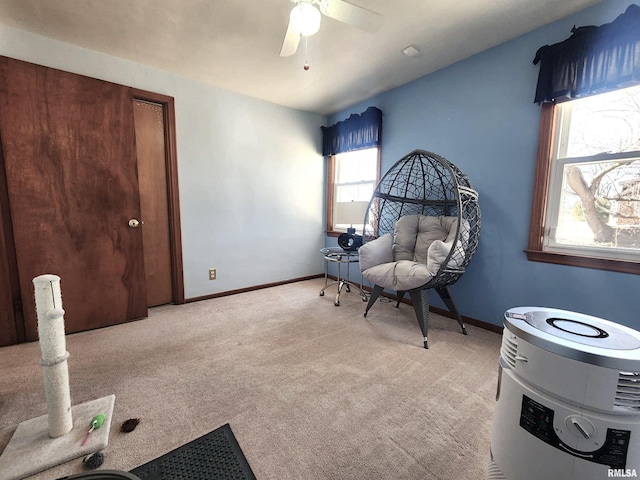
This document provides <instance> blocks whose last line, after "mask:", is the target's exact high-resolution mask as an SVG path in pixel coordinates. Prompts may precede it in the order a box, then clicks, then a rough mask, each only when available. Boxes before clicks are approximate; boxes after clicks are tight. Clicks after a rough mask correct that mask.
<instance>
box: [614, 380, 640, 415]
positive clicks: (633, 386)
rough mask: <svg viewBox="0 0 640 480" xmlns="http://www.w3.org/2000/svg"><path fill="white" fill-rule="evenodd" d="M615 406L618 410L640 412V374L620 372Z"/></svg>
mask: <svg viewBox="0 0 640 480" xmlns="http://www.w3.org/2000/svg"><path fill="white" fill-rule="evenodd" d="M613 405H614V407H616V408H621V409H625V410H633V411H640V373H638V372H620V375H619V376H618V388H617V389H616V398H615V399H614V401H613Z"/></svg>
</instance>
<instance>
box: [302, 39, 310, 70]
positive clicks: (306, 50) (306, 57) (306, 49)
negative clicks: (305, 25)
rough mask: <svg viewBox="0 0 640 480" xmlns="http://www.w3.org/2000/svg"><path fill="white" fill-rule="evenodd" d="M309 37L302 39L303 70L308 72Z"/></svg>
mask: <svg viewBox="0 0 640 480" xmlns="http://www.w3.org/2000/svg"><path fill="white" fill-rule="evenodd" d="M308 59H309V37H308V36H305V37H304V67H303V68H304V69H305V70H309V67H310V65H309V60H308Z"/></svg>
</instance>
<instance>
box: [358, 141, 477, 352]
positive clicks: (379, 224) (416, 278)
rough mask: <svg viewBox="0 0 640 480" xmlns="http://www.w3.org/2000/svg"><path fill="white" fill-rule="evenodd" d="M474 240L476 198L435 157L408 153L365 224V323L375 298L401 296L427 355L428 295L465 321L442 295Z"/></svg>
mask: <svg viewBox="0 0 640 480" xmlns="http://www.w3.org/2000/svg"><path fill="white" fill-rule="evenodd" d="M479 233H480V207H479V205H478V193H477V192H476V191H475V190H474V189H473V188H472V186H471V183H470V182H469V179H468V178H467V176H466V175H465V174H464V173H463V172H462V171H461V170H460V169H459V168H458V167H456V166H455V165H454V164H452V163H451V162H449V161H448V160H446V159H445V158H443V157H441V156H440V155H436V154H435V153H431V152H428V151H426V150H414V151H412V152H410V153H409V154H407V155H405V156H404V157H403V158H402V159H400V160H399V161H398V162H396V164H395V165H393V166H392V167H391V168H390V169H389V171H388V172H387V173H386V174H385V175H384V176H383V177H382V179H381V180H380V182H379V183H378V185H377V186H376V188H375V190H374V193H373V196H372V198H371V201H370V202H369V207H368V210H367V213H366V216H365V219H364V231H363V245H362V246H361V247H360V250H359V255H360V271H361V273H362V277H363V278H364V279H367V280H369V281H370V282H371V283H373V289H372V292H371V296H370V297H369V300H368V303H367V307H366V309H365V312H364V316H365V317H366V316H367V314H368V312H369V310H370V309H371V307H372V306H373V305H374V304H375V302H376V300H377V299H378V297H379V296H380V294H381V293H382V292H383V291H384V290H385V289H389V290H395V291H396V292H397V304H396V307H399V306H400V302H401V300H402V298H403V297H404V295H405V293H408V294H409V296H410V298H411V302H412V303H413V308H414V310H415V313H416V317H417V319H418V323H419V325H420V328H421V330H422V334H423V337H424V348H428V341H427V333H428V326H429V291H430V290H431V289H434V290H435V291H436V292H437V293H438V295H439V296H440V298H442V301H443V302H444V304H445V305H446V306H447V308H448V309H449V312H450V313H451V315H452V317H453V318H454V319H456V320H457V321H458V323H459V324H460V328H461V329H462V333H463V334H465V335H466V334H467V330H466V328H465V325H464V322H463V320H462V317H461V316H460V313H459V312H458V309H457V308H456V305H455V303H454V301H453V297H452V296H451V292H450V291H449V286H450V285H452V284H454V283H455V282H457V281H458V279H459V278H460V277H461V275H462V274H463V273H464V272H465V269H466V268H467V265H469V262H470V261H471V258H472V257H473V255H474V253H475V251H476V249H477V246H478V237H479Z"/></svg>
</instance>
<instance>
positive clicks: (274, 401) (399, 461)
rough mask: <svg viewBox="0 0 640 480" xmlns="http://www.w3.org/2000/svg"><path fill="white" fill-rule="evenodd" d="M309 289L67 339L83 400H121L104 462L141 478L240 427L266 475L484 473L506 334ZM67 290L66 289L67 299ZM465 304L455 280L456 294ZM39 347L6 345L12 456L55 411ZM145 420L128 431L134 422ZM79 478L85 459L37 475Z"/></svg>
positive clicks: (272, 292)
mask: <svg viewBox="0 0 640 480" xmlns="http://www.w3.org/2000/svg"><path fill="white" fill-rule="evenodd" d="M323 285H324V280H322V279H318V280H310V281H304V282H298V283H294V284H290V285H283V286H278V287H273V288H268V289H263V290H258V291H254V292H249V293H243V294H238V295H234V296H229V297H223V298H218V299H213V300H207V301H202V302H197V303H192V304H187V305H181V306H165V307H158V308H155V309H152V310H151V311H150V316H149V318H147V319H144V320H140V321H137V322H132V323H129V324H124V325H118V326H114V327H109V328H104V329H100V330H94V331H90V332H83V333H78V334H73V335H68V336H67V349H68V351H69V353H70V355H71V356H70V358H69V375H70V381H71V399H72V403H73V404H76V403H82V402H85V401H89V400H92V399H94V398H99V397H103V396H105V395H110V394H115V396H116V400H115V409H114V419H113V424H112V430H111V435H110V439H109V445H108V446H107V448H106V449H105V451H104V454H105V463H104V466H103V467H102V468H104V469H120V470H131V469H133V468H134V467H136V466H138V465H141V464H143V463H145V462H147V461H149V460H151V459H153V458H155V457H158V456H160V455H162V454H164V453H167V452H168V451H170V450H172V449H174V448H176V447H178V446H180V445H182V444H184V443H186V442H189V441H190V440H193V439H194V438H197V437H199V436H201V435H204V434H205V433H207V432H209V431H211V430H213V429H215V428H216V427H218V426H220V425H223V424H225V423H227V422H228V423H230V424H231V427H232V428H233V432H234V434H235V436H236V438H237V439H238V443H239V444H240V446H241V448H242V450H243V452H244V454H245V455H246V457H247V460H248V461H249V463H250V465H251V468H252V469H253V471H254V473H255V475H256V477H257V478H258V479H260V480H267V479H273V480H286V479H292V480H293V479H296V480H298V479H305V480H316V479H317V480H321V479H323V480H324V479H327V480H328V479H332V480H334V479H367V480H375V479H380V480H393V479H452V478H456V479H465V480H474V479H482V478H486V472H487V466H488V455H489V437H490V430H491V420H492V412H493V407H494V397H495V390H496V381H497V369H498V367H497V365H498V356H499V347H500V335H498V334H496V333H492V332H489V331H486V330H482V329H479V328H476V327H473V326H467V329H468V331H469V335H468V336H464V335H462V334H461V333H460V330H459V326H458V324H457V323H456V322H455V321H453V320H451V319H448V318H443V317H439V316H438V315H435V314H432V315H431V317H430V320H431V328H430V335H429V346H430V348H429V350H425V349H423V348H422V337H421V333H420V329H419V327H418V323H417V321H416V319H415V316H414V313H413V309H412V308H411V307H410V306H408V305H401V307H400V309H395V308H394V305H395V303H390V302H384V301H383V302H378V304H377V305H375V306H374V307H373V308H372V309H371V311H370V312H369V315H368V318H366V319H365V318H363V317H362V313H363V311H364V307H365V303H364V302H362V301H361V299H360V297H359V296H358V295H357V294H356V293H355V292H352V293H346V294H343V296H342V298H341V306H340V307H335V306H334V304H333V301H334V295H332V292H333V291H332V290H330V291H328V293H327V295H326V296H324V297H320V296H318V291H319V290H320V288H321V287H322V286H323ZM63 293H64V292H63ZM453 293H454V295H455V287H454V292H453ZM39 353H40V352H39V346H38V343H37V342H34V343H29V344H22V345H16V346H11V347H4V348H0V371H1V372H2V375H1V376H0V449H4V447H5V446H6V444H7V443H8V442H9V439H10V438H11V435H12V433H13V431H14V430H15V427H16V426H17V425H18V424H19V423H20V422H22V421H24V420H28V419H30V418H34V417H37V416H40V415H42V414H44V413H46V408H45V400H44V389H43V385H42V383H43V382H42V372H41V367H40V366H39V364H38V362H39ZM132 417H136V418H140V419H141V423H140V425H139V426H138V427H137V429H136V430H134V431H133V432H131V433H121V432H120V431H119V427H120V424H121V423H122V422H123V421H124V420H126V419H128V418H132ZM81 471H82V462H81V460H76V461H72V462H69V463H66V464H64V465H61V466H58V467H55V468H53V469H51V470H48V471H46V472H43V473H41V474H38V475H35V476H32V477H30V478H31V479H48V480H49V479H56V478H59V477H62V476H64V475H69V474H72V473H79V472H81Z"/></svg>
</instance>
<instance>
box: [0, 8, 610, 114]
mask: <svg viewBox="0 0 640 480" xmlns="http://www.w3.org/2000/svg"><path fill="white" fill-rule="evenodd" d="M350 1H351V3H354V4H357V5H359V6H362V7H365V8H368V9H369V10H373V11H376V12H378V13H380V14H382V15H383V16H384V23H383V26H382V28H381V29H380V30H379V31H378V32H377V33H375V34H371V33H366V32H364V31H360V30H358V29H356V28H354V27H351V26H348V25H346V24H343V23H340V22H337V21H335V20H333V19H331V18H327V17H323V19H322V24H321V26H320V31H319V32H318V33H317V34H316V35H314V36H312V37H309V38H308V56H307V57H306V58H305V48H304V39H303V41H302V42H301V43H300V47H299V48H298V52H297V53H296V55H294V56H291V57H280V56H279V52H280V47H281V45H282V40H283V38H284V34H285V31H286V28H287V23H288V20H289V11H290V10H291V8H292V7H293V4H292V3H291V0H0V22H1V23H4V24H6V25H9V26H11V27H16V28H19V29H23V30H27V31H30V32H34V33H37V34H40V35H44V36H47V37H51V38H55V39H57V40H61V41H63V42H67V43H71V44H75V45H79V46H81V47H84V48H88V49H91V50H96V51H99V52H103V53H106V54H109V55H113V56H115V57H120V58H123V59H128V60H131V61H134V62H138V63H141V64H145V65H150V66H153V67H156V68H159V69H162V70H166V71H170V72H174V73H176V74H178V75H182V76H185V77H190V78H193V79H196V80H199V81H202V82H206V83H210V84H213V85H216V86H219V87H222V88H224V89H227V90H232V91H235V92H239V93H242V94H246V95H249V96H252V97H257V98H260V99H264V100H268V101H270V102H274V103H277V104H280V105H284V106H287V107H291V108H295V109H300V110H305V111H310V112H316V113H319V114H322V115H328V114H331V113H335V112H336V111H339V110H340V109H343V108H345V107H348V106H350V105H352V104H355V103H357V102H359V101H361V100H364V99H366V98H369V97H371V96H373V95H376V94H378V93H381V92H384V91H387V90H390V89H392V88H394V87H397V86H399V85H403V84H405V83H408V82H410V81H412V80H415V79H416V78H419V77H422V76H424V75H426V74H428V73H431V72H433V71H435V70H438V69H440V68H443V67H445V66H447V65H450V64H452V63H454V62H457V61H459V60H462V59H464V58H467V57H469V56H471V55H474V54H475V53H478V52H480V51H482V50H486V49H488V48H490V47H493V46H495V45H498V44H500V43H503V42H505V41H507V40H510V39H513V38H515V37H517V36H519V35H521V34H523V33H526V32H528V31H531V30H534V29H536V28H538V27H540V26H542V25H545V24H547V23H551V22H553V21H555V20H557V19H559V18H562V17H565V16H567V15H570V14H573V13H575V12H577V11H580V10H582V9H584V8H587V7H589V6H591V5H594V4H596V3H599V2H600V1H601V0H456V1H452V0H393V1H391V0H350ZM568 34H569V32H567V36H568ZM412 44H413V45H415V46H417V47H418V48H419V49H420V51H421V52H422V55H421V56H420V57H418V58H408V57H405V56H403V55H402V53H401V50H402V49H403V48H404V47H406V46H408V45H412ZM534 54H535V52H533V51H532V52H531V55H532V58H533V55H534ZM305 59H308V62H309V64H310V65H311V68H310V69H309V70H308V71H305V70H304V69H303V65H304V63H305Z"/></svg>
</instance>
